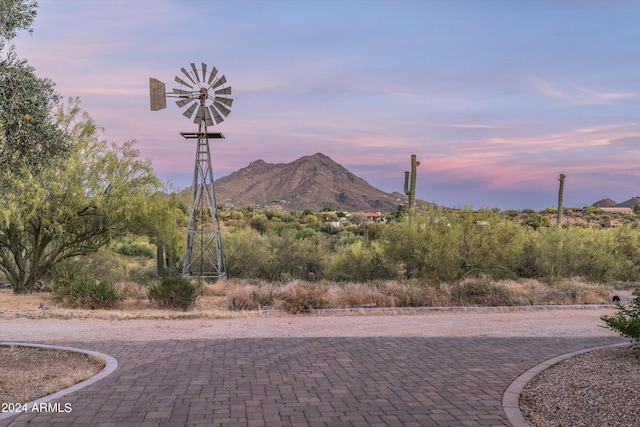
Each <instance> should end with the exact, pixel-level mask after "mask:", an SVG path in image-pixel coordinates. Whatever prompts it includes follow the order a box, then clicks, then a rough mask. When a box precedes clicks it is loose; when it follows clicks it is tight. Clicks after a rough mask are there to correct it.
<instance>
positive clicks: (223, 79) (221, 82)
mask: <svg viewBox="0 0 640 427" xmlns="http://www.w3.org/2000/svg"><path fill="white" fill-rule="evenodd" d="M226 82H227V78H226V77H225V76H222V77H220V78H219V79H218V81H217V82H216V83H215V84H214V85H213V86H211V89H215V88H217V87H218V86H222V85H223V84H225V83H226Z"/></svg>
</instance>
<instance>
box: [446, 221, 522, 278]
mask: <svg viewBox="0 0 640 427" xmlns="http://www.w3.org/2000/svg"><path fill="white" fill-rule="evenodd" d="M451 228H452V233H454V234H455V242H456V243H457V248H456V251H457V257H458V259H459V265H460V271H459V273H458V274H459V277H465V276H467V275H469V274H473V275H480V274H487V275H491V277H493V278H495V279H499V278H513V277H516V271H517V269H518V266H519V263H520V259H521V254H522V250H523V246H524V235H525V229H524V228H523V227H522V226H520V225H518V224H516V223H513V222H509V221H504V220H502V219H501V218H499V217H498V216H497V215H496V214H495V212H493V211H491V210H484V211H480V212H478V213H474V212H472V211H463V212H460V213H458V214H457V215H455V216H453V218H452V223H451Z"/></svg>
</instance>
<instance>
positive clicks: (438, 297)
mask: <svg viewBox="0 0 640 427" xmlns="http://www.w3.org/2000/svg"><path fill="white" fill-rule="evenodd" d="M382 292H383V293H384V294H385V295H390V296H392V297H393V298H394V305H395V306H396V307H439V306H444V305H449V295H448V293H447V291H446V290H445V289H442V288H441V287H439V286H431V285H429V284H427V283H421V282H418V281H409V282H407V283H399V282H389V283H388V284H387V285H386V286H385V287H384V289H383V290H382Z"/></svg>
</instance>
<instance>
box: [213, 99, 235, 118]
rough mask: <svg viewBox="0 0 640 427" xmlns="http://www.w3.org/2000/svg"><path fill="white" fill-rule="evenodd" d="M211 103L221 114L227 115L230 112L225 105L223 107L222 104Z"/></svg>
mask: <svg viewBox="0 0 640 427" xmlns="http://www.w3.org/2000/svg"><path fill="white" fill-rule="evenodd" d="M213 105H215V106H216V109H217V110H218V111H220V112H221V113H222V115H223V116H225V117H227V116H228V115H229V113H230V112H231V110H229V109H228V108H227V107H225V106H224V105H223V104H221V103H219V102H216V101H213Z"/></svg>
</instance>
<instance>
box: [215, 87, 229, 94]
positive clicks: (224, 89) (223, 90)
mask: <svg viewBox="0 0 640 427" xmlns="http://www.w3.org/2000/svg"><path fill="white" fill-rule="evenodd" d="M216 95H231V88H230V87H225V88H223V89H218V90H217V91H216Z"/></svg>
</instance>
